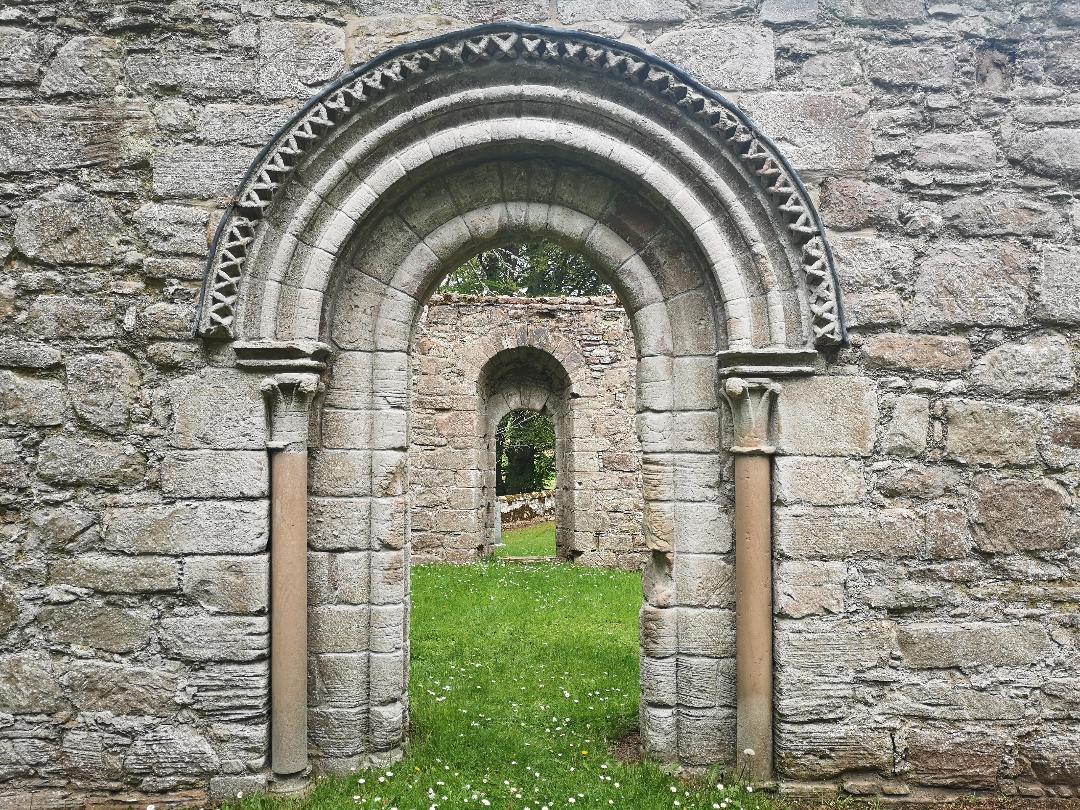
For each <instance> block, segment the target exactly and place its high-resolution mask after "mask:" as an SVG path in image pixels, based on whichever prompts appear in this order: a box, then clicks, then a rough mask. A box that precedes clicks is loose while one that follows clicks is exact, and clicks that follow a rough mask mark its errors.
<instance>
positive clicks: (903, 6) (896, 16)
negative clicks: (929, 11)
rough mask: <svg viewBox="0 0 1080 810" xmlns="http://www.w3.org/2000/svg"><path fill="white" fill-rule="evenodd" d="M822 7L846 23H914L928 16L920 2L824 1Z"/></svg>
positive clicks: (889, 0) (888, 0) (882, 0)
mask: <svg viewBox="0 0 1080 810" xmlns="http://www.w3.org/2000/svg"><path fill="white" fill-rule="evenodd" d="M822 7H823V9H824V10H825V11H827V12H829V13H830V14H834V15H836V17H838V18H839V19H840V20H843V21H844V22H851V23H856V24H864V25H865V24H873V23H885V24H894V23H913V22H919V21H920V20H922V19H924V18H925V16H926V11H925V9H924V7H923V4H922V3H921V2H919V0H822Z"/></svg>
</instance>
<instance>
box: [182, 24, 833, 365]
mask: <svg viewBox="0 0 1080 810" xmlns="http://www.w3.org/2000/svg"><path fill="white" fill-rule="evenodd" d="M498 61H504V62H512V61H524V62H532V63H539V64H549V65H551V66H552V67H553V68H556V69H559V70H565V69H567V68H570V69H573V70H578V71H585V72H592V73H594V74H596V75H597V77H598V78H599V79H602V80H603V81H618V82H626V83H630V84H633V85H635V86H637V87H638V88H640V89H641V90H643V91H645V92H647V93H648V94H650V95H651V96H652V97H653V98H654V99H656V100H658V101H659V102H660V103H662V104H667V105H670V106H671V107H674V108H675V109H676V111H677V112H678V114H680V115H682V116H684V117H687V118H690V119H692V120H694V121H695V123H696V124H697V125H699V126H700V127H702V128H703V129H704V130H706V131H707V132H708V133H709V134H710V136H711V137H712V138H713V139H714V140H715V142H716V144H717V146H718V148H719V149H722V150H725V151H726V152H728V153H729V154H731V155H733V156H735V157H736V158H737V160H738V161H739V162H740V163H741V164H742V165H743V166H744V167H745V168H746V169H747V170H748V172H749V173H750V174H751V176H752V177H754V178H755V180H756V182H757V183H758V185H759V186H760V189H761V190H762V191H763V192H764V193H765V195H766V196H767V199H768V200H769V203H770V205H771V206H772V208H773V210H774V212H775V213H776V214H777V215H778V216H779V218H780V220H781V221H782V222H783V228H782V230H784V233H783V239H784V240H785V241H786V242H787V243H788V244H790V245H791V247H792V248H793V249H794V250H795V252H796V254H797V255H798V256H799V257H800V263H801V268H800V270H801V274H802V278H803V283H804V285H805V289H806V295H807V307H808V309H809V319H810V322H811V323H810V326H811V327H812V335H811V340H812V343H813V345H814V347H816V348H819V349H820V348H826V347H830V346H838V345H845V344H846V342H847V335H846V329H845V325H844V317H843V308H842V302H841V297H840V293H839V283H838V278H837V274H836V268H835V263H834V259H833V255H832V251H831V250H830V248H829V245H828V242H827V240H826V238H825V233H824V228H823V226H822V223H821V219H820V217H819V215H818V212H817V210H816V209H815V207H814V205H813V202H812V201H811V199H810V196H809V194H808V192H807V190H806V188H805V187H804V186H803V184H802V182H801V181H800V179H799V177H798V175H797V173H796V172H795V170H794V169H793V168H792V167H791V165H790V164H789V163H788V162H787V160H786V159H785V158H784V156H783V155H781V154H780V152H779V150H778V149H777V148H776V146H775V145H774V144H773V143H772V141H771V140H770V139H769V138H768V137H767V136H766V135H764V134H763V133H761V132H760V131H758V129H757V127H756V126H755V125H754V124H753V122H752V121H751V120H750V119H749V118H748V117H747V116H746V114H745V113H743V112H742V111H741V110H739V109H738V108H737V107H736V106H735V105H734V104H732V103H731V102H729V101H728V100H727V99H725V98H723V97H722V96H720V95H719V94H718V93H716V92H715V91H713V90H711V89H709V88H707V87H705V86H703V85H702V84H700V83H699V82H697V81H696V80H694V79H692V78H691V77H690V76H688V75H687V74H686V73H684V72H683V71H682V70H680V69H679V68H677V67H675V66H673V65H671V64H669V63H667V62H665V61H663V60H661V59H659V58H657V57H655V56H653V55H651V54H648V53H646V52H645V51H642V50H640V49H638V48H635V47H633V46H631V45H626V44H623V43H619V42H615V41H612V40H608V39H606V38H603V37H599V36H595V35H591V34H586V33H582V32H578V31H571V30H558V29H552V28H546V27H541V26H531V25H524V24H518V23H492V24H488V25H482V26H478V27H475V28H470V29H467V30H464V31H458V32H454V33H451V34H447V35H444V36H440V37H436V38H433V39H428V40H424V41H421V42H417V43H413V44H408V45H404V46H401V47H398V48H395V49H393V50H390V51H387V52H386V53H384V54H382V55H381V56H379V57H377V58H376V59H374V60H372V61H371V62H368V63H367V64H365V65H362V66H360V67H358V68H356V69H355V70H353V71H352V72H350V73H349V74H347V75H346V76H344V77H342V78H341V79H339V80H338V81H336V82H334V83H333V84H331V85H330V86H328V87H327V88H326V89H324V90H323V91H322V92H320V93H319V94H318V95H317V96H315V97H314V98H312V99H311V100H310V101H309V102H308V103H307V104H306V105H305V106H304V108H303V109H302V110H301V111H300V112H299V113H297V114H296V115H295V116H294V117H293V118H292V119H291V120H290V121H289V122H288V123H287V124H286V125H285V126H284V127H283V128H282V129H281V130H279V132H278V133H277V134H276V135H275V136H274V138H273V139H272V140H271V141H270V142H269V143H268V144H267V145H266V146H265V147H264V148H263V149H262V150H261V151H260V153H259V154H258V156H257V157H256V158H255V161H254V162H253V164H252V165H251V167H250V168H249V169H248V172H247V174H246V175H245V176H244V178H243V180H242V181H241V184H240V188H239V190H238V192H237V195H236V198H235V201H234V202H233V204H232V205H231V206H230V207H229V209H228V210H227V211H226V215H225V216H224V217H223V219H222V221H221V222H220V224H219V226H218V229H217V232H216V233H215V236H214V240H213V244H212V246H211V251H210V256H209V260H208V265H207V276H206V281H205V284H204V288H203V297H202V301H201V306H200V314H199V322H198V325H197V327H198V331H199V333H200V334H201V335H202V336H203V337H205V338H210V339H223V340H231V339H232V338H233V337H234V336H235V321H236V317H237V310H238V306H239V301H240V297H241V293H242V287H243V285H244V279H245V260H246V258H247V251H248V247H249V245H250V244H251V243H252V242H253V241H254V240H255V238H256V236H257V234H258V232H259V229H260V227H261V226H262V223H263V219H264V216H265V215H266V213H267V211H268V209H269V208H270V206H271V205H272V204H273V203H274V202H275V200H276V198H277V196H278V195H279V192H280V191H281V190H282V189H283V188H284V187H285V186H286V185H287V184H288V182H289V179H290V175H291V174H292V172H293V171H294V170H295V169H296V168H297V166H299V165H300V164H301V162H302V161H303V159H304V158H305V156H307V155H309V154H312V153H314V152H316V151H317V149H318V148H319V146H320V145H321V144H323V143H324V142H325V141H326V140H327V139H328V138H329V136H330V135H331V134H332V133H333V131H334V130H335V128H337V127H339V126H341V125H342V124H343V123H345V122H347V121H350V120H352V118H353V117H354V116H357V115H359V114H361V112H362V111H363V110H364V109H365V106H366V105H368V104H370V103H371V102H372V101H374V100H376V99H381V98H384V97H386V96H388V95H390V94H398V93H408V92H409V90H410V87H411V86H413V85H415V83H416V82H417V81H419V80H421V79H423V78H425V77H430V76H433V75H435V74H438V73H440V72H449V71H461V70H467V69H469V68H470V67H473V66H481V65H485V64H490V63H492V62H498Z"/></svg>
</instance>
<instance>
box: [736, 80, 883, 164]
mask: <svg viewBox="0 0 1080 810" xmlns="http://www.w3.org/2000/svg"><path fill="white" fill-rule="evenodd" d="M739 106H740V107H742V108H743V109H744V110H745V111H746V112H747V113H748V114H749V115H750V117H751V118H753V119H754V122H755V123H756V124H757V125H758V126H759V127H761V129H762V131H763V132H764V133H765V134H766V135H768V136H769V137H770V138H772V139H773V141H774V142H776V144H777V145H778V146H779V148H780V149H781V150H782V151H783V153H784V156H785V157H786V158H787V159H788V160H790V161H791V163H792V165H793V166H795V167H796V168H797V169H800V170H802V171H821V172H837V171H845V170H857V169H862V168H865V166H866V165H867V163H869V161H870V158H871V147H870V133H869V128H868V125H867V121H866V111H867V106H868V105H867V100H866V98H865V97H864V96H860V95H856V94H855V93H848V92H836V93H820V92H814V93H789V92H774V93H758V94H756V95H747V96H744V97H743V98H741V99H740V100H739ZM795 132H797V133H799V137H798V138H797V139H796V138H793V137H792V133H795Z"/></svg>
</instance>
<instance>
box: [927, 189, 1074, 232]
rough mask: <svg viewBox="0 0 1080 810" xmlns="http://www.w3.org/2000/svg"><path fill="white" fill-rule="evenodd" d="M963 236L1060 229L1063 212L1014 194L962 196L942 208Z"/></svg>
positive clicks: (943, 214) (1044, 203)
mask: <svg viewBox="0 0 1080 810" xmlns="http://www.w3.org/2000/svg"><path fill="white" fill-rule="evenodd" d="M941 213H942V216H943V217H944V218H945V221H946V222H947V223H949V224H950V225H952V227H954V228H956V230H957V231H959V232H960V233H961V234H962V235H964V236H1039V237H1051V238H1052V237H1055V236H1058V235H1059V234H1060V233H1061V230H1062V224H1063V222H1062V221H1063V219H1064V218H1063V216H1062V212H1061V211H1060V210H1059V209H1058V208H1057V207H1055V206H1053V205H1051V204H1050V203H1046V202H1042V201H1041V200H1037V199H1034V198H1031V197H1022V196H1019V195H1014V194H988V195H985V196H981V197H974V196H972V197H969V196H963V197H960V198H958V199H956V200H953V201H952V202H950V203H948V204H947V205H945V206H943V207H942V209H941Z"/></svg>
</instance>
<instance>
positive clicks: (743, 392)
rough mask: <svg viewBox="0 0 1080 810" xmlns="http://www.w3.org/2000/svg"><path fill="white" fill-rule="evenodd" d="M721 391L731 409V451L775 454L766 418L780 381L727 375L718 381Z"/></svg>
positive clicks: (769, 412) (777, 391)
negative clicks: (732, 441)
mask: <svg viewBox="0 0 1080 810" xmlns="http://www.w3.org/2000/svg"><path fill="white" fill-rule="evenodd" d="M720 393H721V395H722V396H723V397H724V399H726V400H727V403H728V406H729V407H730V408H731V417H732V425H733V427H734V432H735V444H734V446H733V447H732V448H731V452H732V453H756V454H771V453H775V452H776V448H775V447H773V446H772V444H770V443H769V417H770V415H771V414H772V405H773V401H774V400H775V399H776V395H777V394H779V393H780V384H779V383H775V382H772V381H771V380H744V379H741V378H739V377H728V378H727V379H726V380H724V381H723V382H722V383H721V386H720Z"/></svg>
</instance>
